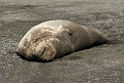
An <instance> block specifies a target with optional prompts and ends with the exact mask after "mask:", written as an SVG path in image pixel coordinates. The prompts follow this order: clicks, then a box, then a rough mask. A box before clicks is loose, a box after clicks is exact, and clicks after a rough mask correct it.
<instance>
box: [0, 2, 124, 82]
mask: <svg viewBox="0 0 124 83" xmlns="http://www.w3.org/2000/svg"><path fill="white" fill-rule="evenodd" d="M50 19H66V20H71V21H74V22H76V23H79V24H82V25H85V26H88V27H94V28H97V29H98V30H100V31H101V32H102V33H103V34H104V35H106V37H108V38H109V39H114V40H118V43H117V44H110V45H101V46H97V47H93V48H90V49H86V50H82V51H78V52H74V53H72V54H70V55H68V56H65V57H63V58H60V59H56V60H54V61H52V62H49V63H41V62H29V61H26V60H23V59H21V58H20V57H19V56H17V55H16V49H17V45H18V42H19V41H20V39H21V38H22V37H23V35H24V34H25V33H26V32H27V31H28V30H29V29H30V28H31V27H32V26H34V25H36V24H38V23H40V22H43V21H46V20H50ZM0 83H124V1H123V0H51V1H50V0H49V1H47V0H21V1H20V0H0Z"/></svg>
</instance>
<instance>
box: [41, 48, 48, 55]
mask: <svg viewBox="0 0 124 83" xmlns="http://www.w3.org/2000/svg"><path fill="white" fill-rule="evenodd" d="M46 50H47V47H45V48H44V50H43V52H42V55H44V53H45V51H46Z"/></svg>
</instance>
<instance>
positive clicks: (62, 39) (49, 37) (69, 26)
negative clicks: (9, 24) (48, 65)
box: [17, 20, 108, 61]
mask: <svg viewBox="0 0 124 83" xmlns="http://www.w3.org/2000/svg"><path fill="white" fill-rule="evenodd" d="M107 42H108V39H106V38H105V37H104V36H103V35H102V34H101V33H100V32H99V31H98V30H96V29H93V28H87V27H86V26H83V25H79V24H76V23H74V22H71V21H67V20H51V21H46V22H43V23H41V24H38V25H36V26H34V27H32V28H31V29H30V30H29V31H28V32H27V33H26V34H25V35H24V37H23V38H22V39H21V41H20V42H19V45H18V51H17V53H18V54H19V55H21V56H23V57H24V58H26V59H27V60H37V61H50V60H53V59H54V58H58V57H62V56H63V55H65V54H68V53H72V52H74V51H78V50H81V49H85V48H87V47H89V46H92V45H94V44H104V43H107Z"/></svg>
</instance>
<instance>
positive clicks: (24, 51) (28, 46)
mask: <svg viewBox="0 0 124 83" xmlns="http://www.w3.org/2000/svg"><path fill="white" fill-rule="evenodd" d="M52 32H53V31H52V30H49V29H46V28H45V29H42V30H41V29H31V30H30V31H29V32H28V33H27V34H26V35H25V36H24V37H23V38H22V39H21V41H20V43H19V45H18V51H17V53H18V54H19V55H21V56H22V57H23V58H26V59H28V60H36V61H41V60H42V61H49V60H52V59H53V58H54V56H55V55H56V49H55V47H54V45H53V44H52V41H53V40H54V38H53V36H52Z"/></svg>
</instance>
